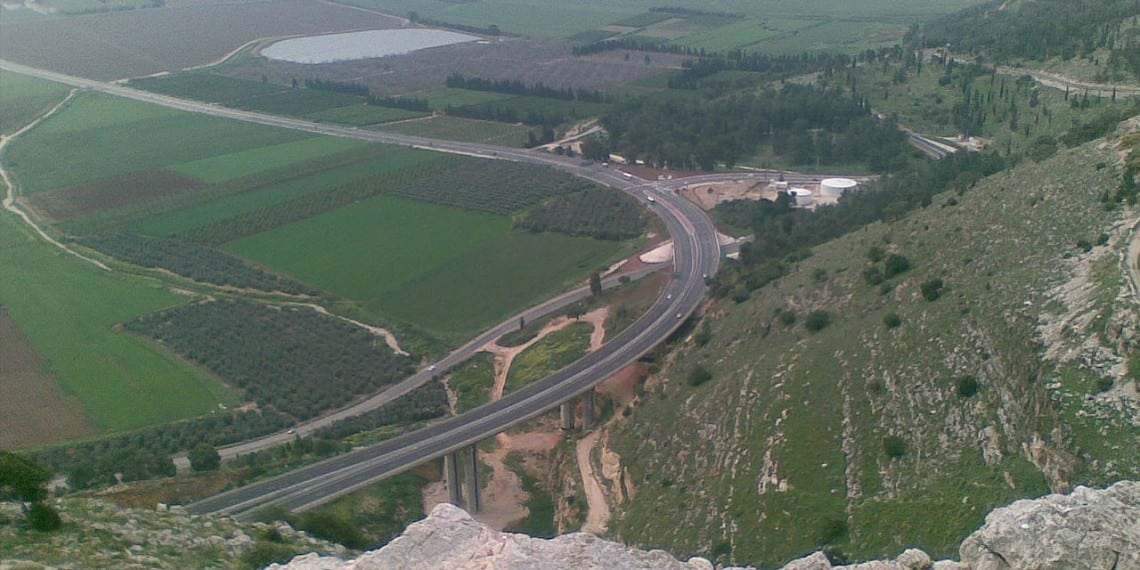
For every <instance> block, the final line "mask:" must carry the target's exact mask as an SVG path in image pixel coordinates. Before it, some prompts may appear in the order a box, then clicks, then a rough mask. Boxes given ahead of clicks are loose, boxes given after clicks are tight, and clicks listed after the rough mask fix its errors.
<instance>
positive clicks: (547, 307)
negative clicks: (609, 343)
mask: <svg viewBox="0 0 1140 570" xmlns="http://www.w3.org/2000/svg"><path fill="white" fill-rule="evenodd" d="M665 266H666V264H654V265H651V266H648V267H645V268H642V269H639V270H637V271H633V272H629V273H622V274H620V275H614V276H611V277H607V278H605V279H603V280H602V287H603V288H606V289H608V288H611V287H615V286H617V285H618V284H619V282H620V279H621V278H623V277H629V278H630V279H634V280H636V279H640V278H642V277H645V276H646V275H649V274H651V273H656V272H658V271H661V270H662V268H663V267H665ZM591 294H592V293H591V292H590V288H589V286H585V287H579V288H577V289H574V290H572V291H568V292H566V293H563V294H562V295H559V296H557V297H554V298H553V299H549V300H547V301H544V302H543V303H540V304H538V305H535V306H533V307H531V308H529V309H527V310H525V311H523V312H521V313H519V314H517V315H515V316H513V317H511V318H509V319H507V320H505V321H503V322H501V323H499V324H497V325H495V326H494V327H492V328H490V329H487V330H486V331H484V332H483V333H482V334H480V335H479V336H477V337H475V338H474V339H472V340H471V341H470V342H468V343H467V344H464V345H463V346H461V347H459V348H457V349H455V350H454V351H452V352H451V353H450V354H448V355H447V356H445V357H444V358H441V359H439V360H437V361H436V362H435V363H433V364H432V365H431V367H429V368H425V369H423V370H420V371H419V372H417V373H415V374H413V375H411V376H409V377H407V378H405V379H404V380H402V381H400V382H399V383H397V384H395V385H393V386H389V387H388V388H385V389H384V390H383V391H381V392H379V393H377V394H375V395H373V396H371V397H369V398H368V399H366V400H364V401H361V402H359V403H356V404H353V405H351V406H348V407H345V408H342V409H340V410H337V411H336V412H334V413H332V414H329V415H327V416H323V417H320V418H316V419H312V420H309V421H307V422H304V423H301V424H298V425H296V426H295V427H294V429H293V432H294V433H289V432H288V431H284V430H283V431H279V432H277V433H272V434H269V435H266V436H262V437H259V438H256V439H250V440H247V441H243V442H240V443H235V444H233V445H227V446H225V447H222V448H219V449H218V453H219V454H220V455H221V456H222V459H231V458H234V457H237V456H239V455H246V454H249V453H256V452H258V451H262V450H264V449H268V448H270V447H275V446H278V445H281V444H284V443H286V442H288V441H292V440H293V439H295V438H298V437H305V436H307V435H309V434H311V433H313V432H315V431H317V430H319V429H321V428H324V427H327V426H330V425H332V424H334V423H336V422H338V421H340V420H343V419H346V418H351V417H353V416H359V415H361V414H364V413H367V412H370V411H372V410H376V409H379V408H380V407H382V406H384V405H386V404H388V403H390V402H392V401H394V400H396V399H397V398H399V397H401V396H403V395H405V394H407V393H409V392H411V391H412V390H415V389H416V388H419V387H420V386H423V385H424V384H426V383H427V382H428V381H429V380H431V379H432V377H433V376H435V375H442V374H445V373H447V371H448V370H449V369H451V368H454V367H455V366H457V365H459V364H460V363H462V362H464V361H466V360H467V359H468V358H471V356H472V355H474V354H475V353H476V352H478V351H479V349H480V348H482V347H483V346H484V345H486V344H487V343H489V342H491V341H492V340H494V339H496V338H498V337H500V336H502V335H504V334H506V333H508V332H510V331H513V330H516V329H518V323H519V318H520V317H521V318H523V319H526V322H528V323H531V322H535V321H537V320H539V319H541V318H543V317H546V316H548V315H553V314H556V313H558V312H559V311H561V310H563V309H565V308H566V307H569V306H570V305H573V304H574V303H577V302H579V301H582V300H584V299H586V298H587V297H589V296H590V295H591Z"/></svg>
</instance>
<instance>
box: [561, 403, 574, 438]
mask: <svg viewBox="0 0 1140 570" xmlns="http://www.w3.org/2000/svg"><path fill="white" fill-rule="evenodd" d="M558 410H559V412H560V413H561V414H562V431H570V430H572V429H574V401H573V400H571V401H569V402H563V403H562V405H560V406H559V407H558Z"/></svg>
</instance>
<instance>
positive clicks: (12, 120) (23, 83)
mask: <svg viewBox="0 0 1140 570" xmlns="http://www.w3.org/2000/svg"><path fill="white" fill-rule="evenodd" d="M65 95H67V87H66V86H64V85H61V84H59V83H52V82H50V81H44V80H42V79H35V78H32V77H28V76H26V75H20V74H18V73H12V72H11V71H4V70H0V133H3V134H10V133H14V132H16V131H18V130H20V129H21V128H23V127H24V125H27V124H28V123H31V122H32V121H33V120H35V118H36V117H38V116H40V115H41V114H43V113H44V112H46V111H47V110H48V109H50V108H51V107H52V106H54V105H55V104H56V103H58V102H59V101H62V100H63V98H64V96H65Z"/></svg>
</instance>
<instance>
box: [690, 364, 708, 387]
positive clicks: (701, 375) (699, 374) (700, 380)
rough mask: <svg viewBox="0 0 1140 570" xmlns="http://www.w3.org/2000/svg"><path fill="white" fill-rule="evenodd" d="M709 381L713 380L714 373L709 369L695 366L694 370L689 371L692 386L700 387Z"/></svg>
mask: <svg viewBox="0 0 1140 570" xmlns="http://www.w3.org/2000/svg"><path fill="white" fill-rule="evenodd" d="M709 380H712V372H709V370H708V368H705V367H704V366H702V365H700V364H698V365H696V366H694V367H693V369H692V370H690V371H689V385H690V386H700V385H701V384H704V383H705V382H708V381H709Z"/></svg>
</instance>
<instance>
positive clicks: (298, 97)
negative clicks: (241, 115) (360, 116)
mask: <svg viewBox="0 0 1140 570" xmlns="http://www.w3.org/2000/svg"><path fill="white" fill-rule="evenodd" d="M364 101H365V99H364V97H361V96H360V95H353V94H351V93H337V92H334V91H322V90H320V89H286V90H285V91H282V92H280V93H271V94H268V95H259V96H257V97H253V98H250V99H241V100H239V101H234V102H232V103H231V105H232V106H234V107H239V108H241V109H248V110H250V111H258V112H261V113H269V114H271V115H288V116H291V117H301V116H305V115H308V114H310V113H316V112H321V111H328V110H330V109H336V108H339V107H351V106H354V105H359V104H361V103H363V102H364Z"/></svg>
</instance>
